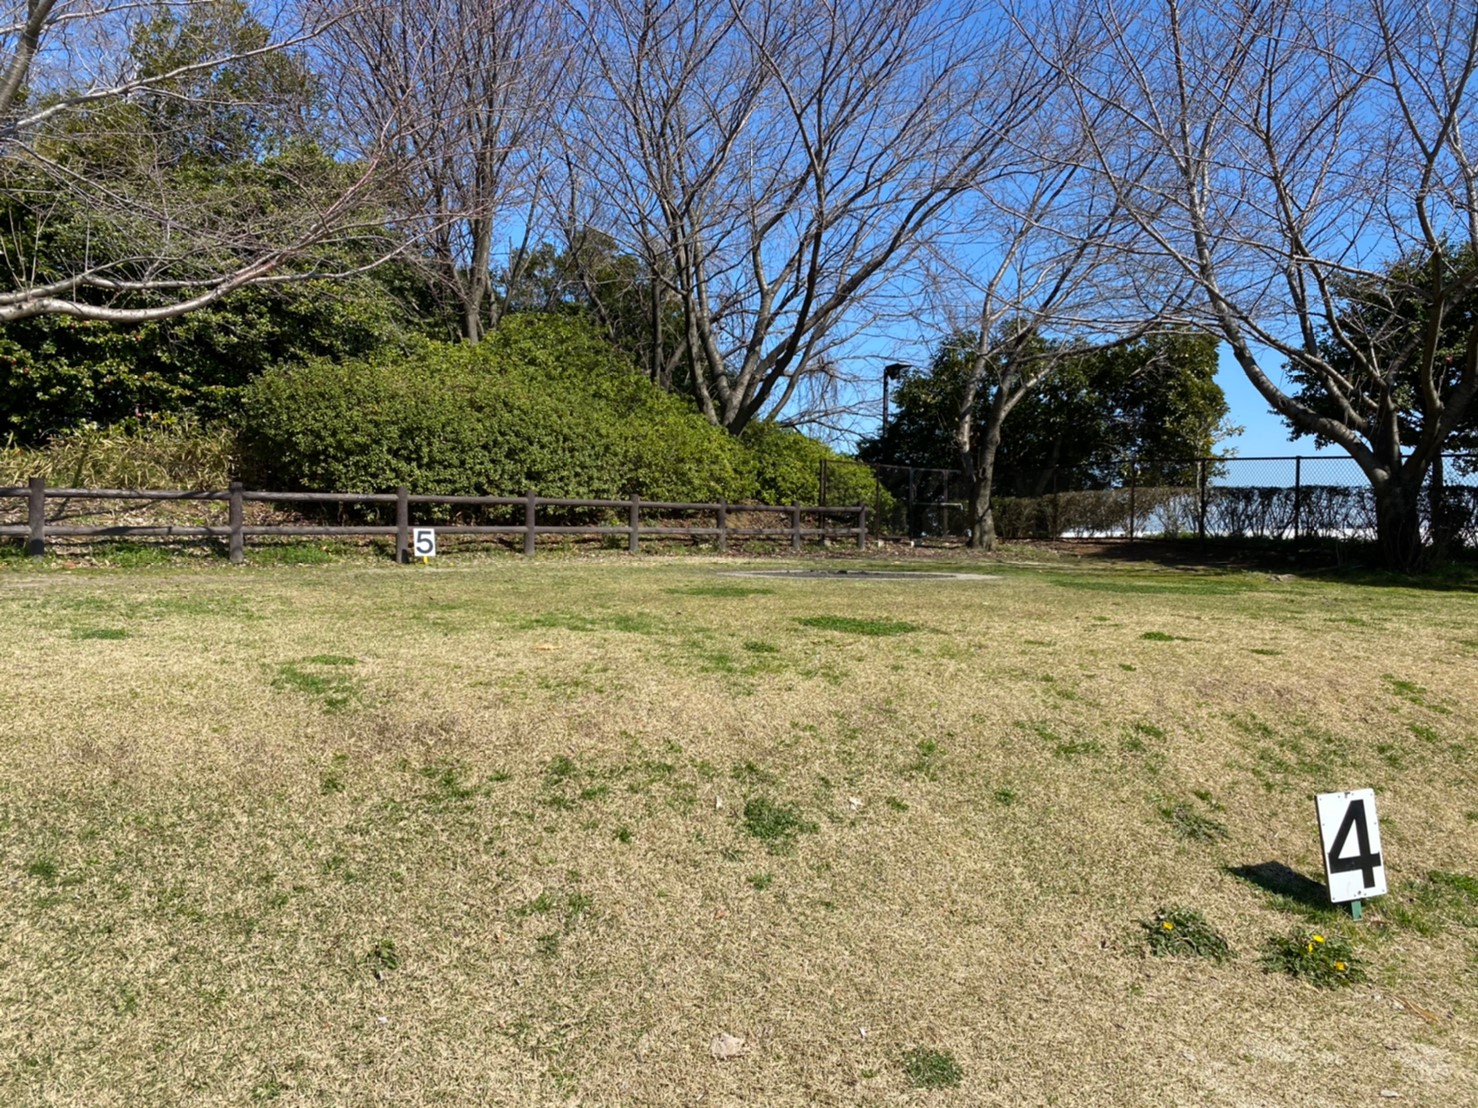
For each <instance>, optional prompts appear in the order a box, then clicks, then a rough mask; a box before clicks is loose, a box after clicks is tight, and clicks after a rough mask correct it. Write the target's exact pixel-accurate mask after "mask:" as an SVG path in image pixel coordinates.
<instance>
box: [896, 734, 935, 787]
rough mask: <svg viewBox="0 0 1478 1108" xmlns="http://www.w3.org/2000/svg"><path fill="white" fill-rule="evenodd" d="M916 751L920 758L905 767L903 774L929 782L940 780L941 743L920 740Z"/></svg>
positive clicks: (931, 740)
mask: <svg viewBox="0 0 1478 1108" xmlns="http://www.w3.org/2000/svg"><path fill="white" fill-rule="evenodd" d="M916 749H917V750H918V752H919V756H918V757H917V758H915V759H914V760H913V761H912V762H910V763H909V764H908V765H907V766H904V767H903V772H904V773H907V774H909V775H910V776H912V777H923V778H925V779H927V780H929V781H937V780H939V762H940V752H939V743H938V742H936V741H935V740H933V739H920V740H919V743H918V746H917V748H916Z"/></svg>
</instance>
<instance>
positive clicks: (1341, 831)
mask: <svg viewBox="0 0 1478 1108" xmlns="http://www.w3.org/2000/svg"><path fill="white" fill-rule="evenodd" d="M1314 804H1315V806H1316V807H1317V809H1318V811H1319V838H1320V839H1321V840H1323V843H1324V874H1325V876H1326V877H1328V879H1329V899H1330V901H1331V902H1332V903H1335V904H1346V903H1348V902H1349V901H1351V900H1366V899H1368V898H1370V897H1372V896H1385V894H1386V863H1385V859H1384V858H1383V857H1382V856H1381V849H1380V824H1379V822H1377V820H1376V818H1375V790H1374V789H1352V790H1350V791H1349V792H1343V793H1320V794H1319V795H1318V796H1316V797H1315V798H1314Z"/></svg>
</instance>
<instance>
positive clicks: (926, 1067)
mask: <svg viewBox="0 0 1478 1108" xmlns="http://www.w3.org/2000/svg"><path fill="white" fill-rule="evenodd" d="M903 1073H904V1076H905V1077H907V1078H908V1083H909V1084H910V1085H912V1086H913V1087H914V1088H915V1089H947V1088H951V1087H952V1086H955V1085H958V1084H959V1083H960V1082H961V1081H962V1080H964V1077H965V1072H964V1070H962V1069H961V1068H960V1064H959V1062H957V1061H955V1056H954V1055H953V1054H951V1053H950V1052H949V1051H947V1050H936V1049H934V1048H932V1047H922V1046H918V1047H914V1048H913V1049H911V1050H906V1051H904V1053H903Z"/></svg>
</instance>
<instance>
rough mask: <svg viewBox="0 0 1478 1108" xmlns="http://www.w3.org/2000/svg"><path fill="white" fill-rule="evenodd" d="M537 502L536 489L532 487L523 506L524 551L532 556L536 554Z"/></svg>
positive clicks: (528, 555) (526, 554)
mask: <svg viewBox="0 0 1478 1108" xmlns="http://www.w3.org/2000/svg"><path fill="white" fill-rule="evenodd" d="M537 504H538V499H537V498H536V497H535V496H534V490H533V489H530V490H529V492H528V496H527V497H526V498H525V499H524V506H523V552H524V554H525V556H527V557H530V558H532V557H533V556H534V509H535V507H536V506H537Z"/></svg>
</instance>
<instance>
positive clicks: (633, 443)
mask: <svg viewBox="0 0 1478 1108" xmlns="http://www.w3.org/2000/svg"><path fill="white" fill-rule="evenodd" d="M243 412H244V416H243V423H242V426H241V429H240V435H239V441H240V445H241V461H242V465H241V474H242V479H243V480H245V481H246V482H247V483H248V484H249V485H252V486H255V487H257V488H272V489H281V490H283V491H299V490H313V491H337V492H382V491H386V490H389V489H393V488H395V487H396V486H398V485H406V486H408V487H410V488H411V489H413V490H414V491H416V492H418V493H442V494H448V495H474V496H515V495H519V494H521V493H523V492H524V491H525V490H526V489H530V488H532V489H534V490H536V491H537V492H538V493H539V494H540V495H542V496H558V497H570V498H597V499H605V498H624V497H628V496H633V495H636V496H641V497H643V498H644V499H648V500H685V501H700V502H707V501H715V500H720V499H727V500H729V501H731V502H734V503H742V502H745V501H754V500H759V501H762V502H766V503H789V502H791V501H796V500H798V501H801V502H802V503H807V504H814V503H816V500H817V496H818V493H819V488H818V480H817V474H818V470H819V463H820V461H821V459H823V458H827V459H831V460H832V461H833V463H834V464H833V465H832V466H831V471H830V478H829V482H828V484H829V489H828V500H829V501H830V502H831V503H833V504H856V503H861V502H864V501H865V502H866V503H868V504H869V505H871V504H872V503H873V501H874V490H875V487H874V484H873V481H872V477H871V474H870V472H869V471H868V470H867V469H866V467H864V466H861V465H859V464H857V463H855V462H854V463H850V464H849V463H848V462H847V460H846V459H842V458H841V457H840V456H839V455H837V454H836V453H835V452H834V451H832V450H831V449H830V448H829V447H827V446H826V445H824V444H823V443H820V442H817V441H816V440H814V439H810V438H807V437H806V436H804V435H802V434H800V433H798V432H796V431H792V430H788V429H785V428H781V427H777V426H775V425H773V424H756V425H753V426H751V427H750V428H749V429H748V430H746V431H745V433H744V434H743V436H741V437H740V438H738V439H736V438H734V437H732V436H730V435H728V434H726V433H725V432H724V431H722V430H721V429H719V428H717V427H714V426H713V425H712V424H710V423H708V422H707V421H706V420H705V419H703V417H702V416H701V415H699V414H698V413H696V412H695V411H693V409H692V407H691V406H690V405H689V404H688V403H687V402H686V401H684V400H683V399H682V398H680V397H677V396H674V395H672V394H670V393H666V392H663V391H662V390H660V389H658V388H656V387H654V386H653V385H652V384H651V382H649V381H648V380H647V379H646V378H645V377H643V376H642V375H641V374H640V373H639V372H638V371H637V370H636V369H635V368H634V367H633V366H632V365H631V364H630V362H629V361H628V360H627V359H626V358H625V356H624V355H622V354H621V353H619V352H617V351H615V350H613V349H612V348H611V347H610V346H609V345H608V344H607V343H606V342H605V341H604V340H603V339H602V338H601V337H600V335H599V334H598V333H596V332H595V331H594V330H593V329H592V328H591V327H590V326H589V325H588V324H586V323H585V322H583V321H581V320H579V319H577V318H573V317H569V316H552V315H535V314H527V315H516V316H513V317H510V318H509V319H507V320H506V321H505V322H504V323H503V324H502V325H501V326H500V327H499V328H498V330H497V331H495V332H494V333H493V334H492V335H490V336H489V337H488V338H487V339H486V340H484V341H483V342H482V343H480V344H478V345H476V346H468V345H465V344H456V345H446V344H440V343H433V342H425V343H423V344H421V345H419V346H417V347H416V348H414V349H413V351H412V352H411V353H410V354H405V353H403V352H401V353H394V354H390V355H387V356H385V357H380V358H371V359H359V360H354V361H347V362H333V361H329V360H326V359H325V360H317V361H311V362H308V363H307V364H304V365H299V366H296V367H291V368H278V369H274V370H271V371H269V372H267V373H264V374H262V375H261V376H260V377H259V378H257V380H256V381H255V382H253V383H252V385H251V386H250V387H249V388H248V389H247V390H246V393H245V397H244V403H243Z"/></svg>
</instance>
